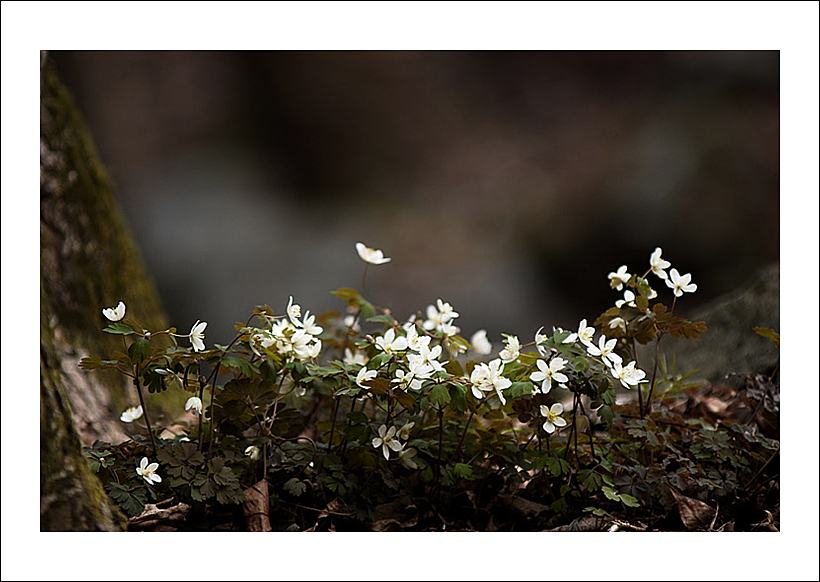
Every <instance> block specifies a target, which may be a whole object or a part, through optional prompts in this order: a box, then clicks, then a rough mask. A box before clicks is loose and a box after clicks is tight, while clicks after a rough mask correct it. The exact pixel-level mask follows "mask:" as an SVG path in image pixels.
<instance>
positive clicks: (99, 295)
mask: <svg viewBox="0 0 820 582" xmlns="http://www.w3.org/2000/svg"><path fill="white" fill-rule="evenodd" d="M40 267H41V271H40V272H41V276H40V277H41V279H40V471H41V476H40V500H41V503H40V527H41V529H43V530H116V529H122V528H123V527H124V521H123V519H122V516H121V515H120V514H119V512H118V511H117V510H116V509H114V508H113V507H112V506H111V505H110V504H109V501H108V497H107V496H106V494H105V492H104V490H103V488H102V485H101V484H100V482H99V480H98V479H97V478H96V477H95V476H94V474H93V473H92V472H91V470H90V469H89V467H88V464H87V463H86V461H85V459H84V458H83V456H82V451H81V441H82V442H85V443H86V444H89V443H91V442H93V441H94V440H98V439H101V440H107V441H112V442H116V441H119V440H123V439H124V438H125V434H124V433H123V431H122V429H121V427H120V423H119V421H118V416H119V411H121V410H122V409H123V408H124V407H125V405H126V404H128V403H130V402H133V399H132V398H131V395H130V394H129V392H128V387H129V385H128V384H127V383H126V382H124V381H123V379H122V378H121V377H119V376H116V375H106V374H100V373H94V374H89V373H85V372H82V371H80V370H79V369H78V368H77V363H78V362H79V360H80V358H81V357H83V356H85V355H88V354H95V355H100V356H105V355H106V354H110V353H113V352H114V351H117V350H122V345H121V341H122V339H121V338H119V337H113V336H108V335H107V334H103V333H100V329H101V327H102V326H103V324H104V321H103V320H102V315H101V313H100V309H101V308H102V307H103V306H111V305H115V304H116V303H117V301H119V300H120V299H123V300H125V301H126V303H127V304H128V310H129V313H130V314H131V315H134V316H136V317H137V318H138V319H139V320H141V321H142V322H143V323H144V324H145V325H146V326H150V327H151V328H152V329H162V328H163V327H164V326H165V317H164V314H163V312H162V309H161V306H160V301H159V298H158V296H157V293H156V291H155V289H154V287H153V284H152V283H151V281H150V279H149V278H148V277H147V275H146V272H145V269H144V267H143V264H142V260H141V258H140V255H139V252H138V250H137V248H136V246H135V244H134V242H133V240H132V239H131V236H130V234H129V232H128V229H127V227H126V225H125V221H124V219H123V217H122V214H121V212H120V210H119V209H118V207H117V205H116V202H115V200H114V197H113V195H112V188H111V183H110V181H109V179H108V177H107V176H106V173H105V172H104V170H103V169H102V166H101V164H100V162H99V159H98V156H97V153H96V151H95V148H94V146H93V144H92V141H91V139H90V137H89V135H88V132H87V130H86V128H85V124H84V123H83V121H82V119H81V118H80V115H79V114H78V112H77V110H76V108H75V106H74V104H73V101H72V99H71V97H70V95H69V94H68V92H67V91H66V89H65V87H64V86H63V85H62V84H61V83H60V81H59V79H58V77H57V74H56V72H55V71H54V69H53V67H52V66H51V65H50V63H49V62H48V59H46V58H43V60H42V66H41V90H40ZM118 342H120V343H118Z"/></svg>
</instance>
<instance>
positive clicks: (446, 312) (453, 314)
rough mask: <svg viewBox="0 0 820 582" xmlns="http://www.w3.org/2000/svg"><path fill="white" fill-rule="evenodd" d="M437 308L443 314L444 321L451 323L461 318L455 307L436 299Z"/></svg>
mask: <svg viewBox="0 0 820 582" xmlns="http://www.w3.org/2000/svg"><path fill="white" fill-rule="evenodd" d="M436 306H438V312H439V313H440V314H441V318H442V320H444V321H450V320H451V319H455V318H457V317H458V316H459V313H458V312H457V311H455V310H454V309H453V306H452V305H450V304H449V303H447V302H446V301H442V300H441V299H436Z"/></svg>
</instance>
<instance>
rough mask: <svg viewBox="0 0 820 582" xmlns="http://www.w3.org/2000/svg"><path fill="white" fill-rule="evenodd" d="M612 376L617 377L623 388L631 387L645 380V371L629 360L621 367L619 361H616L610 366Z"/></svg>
mask: <svg viewBox="0 0 820 582" xmlns="http://www.w3.org/2000/svg"><path fill="white" fill-rule="evenodd" d="M611 372H612V377H613V378H617V379H618V380H619V381H620V382H621V384H622V385H623V387H624V388H631V387H632V386H637V385H638V384H640V383H641V382H646V380H644V378H646V372H644V371H643V370H641V369H640V368H636V367H635V362H629V363H628V364H627V365H626V366H623V367H621V363H620V362H617V363H616V364H614V365H613V366H612V370H611Z"/></svg>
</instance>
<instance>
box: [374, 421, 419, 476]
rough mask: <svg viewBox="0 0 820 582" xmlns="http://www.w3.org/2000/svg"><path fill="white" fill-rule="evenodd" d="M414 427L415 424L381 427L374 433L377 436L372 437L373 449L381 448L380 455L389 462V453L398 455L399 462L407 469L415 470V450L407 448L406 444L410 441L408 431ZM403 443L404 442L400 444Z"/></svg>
mask: <svg viewBox="0 0 820 582" xmlns="http://www.w3.org/2000/svg"><path fill="white" fill-rule="evenodd" d="M415 425H416V423H415V422H408V423H406V424H404V425H403V426H401V427H398V426H391V427H390V428H387V425H384V424H383V425H381V426H380V427H379V429H378V431H376V434H377V435H378V436H375V437H373V440H372V441H371V444H372V445H373V448H374V449H378V448H379V447H381V450H382V455H384V458H385V460H388V461H389V460H390V451H393V452H394V453H398V457H399V461H401V463H402V465H404V466H405V467H407V468H408V469H417V468H418V465H416V462H415V460H414V457H415V456H416V449H413V448H407V442H406V441H408V440H409V439H410V431H411V430H412V429H413V427H414V426H415ZM401 441H405V442H401Z"/></svg>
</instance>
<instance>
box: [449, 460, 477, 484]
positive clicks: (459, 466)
mask: <svg viewBox="0 0 820 582" xmlns="http://www.w3.org/2000/svg"><path fill="white" fill-rule="evenodd" d="M453 474H454V475H455V476H456V477H458V478H459V479H468V480H470V479H473V468H472V467H470V465H467V464H466V463H456V464H455V465H453Z"/></svg>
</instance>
